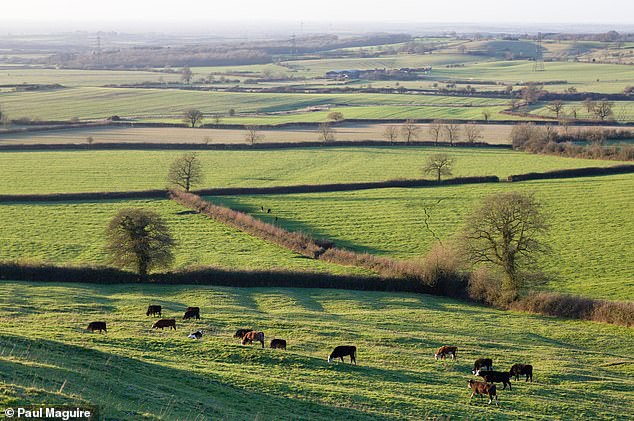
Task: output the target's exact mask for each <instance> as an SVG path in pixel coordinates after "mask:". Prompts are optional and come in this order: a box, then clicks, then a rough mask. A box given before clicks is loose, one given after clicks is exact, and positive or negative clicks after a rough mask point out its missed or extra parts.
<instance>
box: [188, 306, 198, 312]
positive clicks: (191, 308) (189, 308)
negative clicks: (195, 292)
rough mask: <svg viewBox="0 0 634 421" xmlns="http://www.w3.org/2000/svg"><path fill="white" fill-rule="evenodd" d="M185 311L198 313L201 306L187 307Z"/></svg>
mask: <svg viewBox="0 0 634 421" xmlns="http://www.w3.org/2000/svg"><path fill="white" fill-rule="evenodd" d="M185 311H195V312H196V313H200V307H187V308H186V309H185Z"/></svg>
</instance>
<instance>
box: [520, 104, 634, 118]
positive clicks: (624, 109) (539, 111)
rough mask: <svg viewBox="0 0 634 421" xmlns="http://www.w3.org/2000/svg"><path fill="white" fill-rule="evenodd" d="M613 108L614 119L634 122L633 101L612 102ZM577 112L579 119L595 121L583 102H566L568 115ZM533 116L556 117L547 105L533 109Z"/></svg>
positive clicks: (565, 109)
mask: <svg viewBox="0 0 634 421" xmlns="http://www.w3.org/2000/svg"><path fill="white" fill-rule="evenodd" d="M612 104H613V107H612V112H613V115H612V116H611V118H612V119H614V120H616V121H619V122H631V121H634V102H632V101H612ZM573 110H574V111H576V113H577V117H578V118H582V119H586V120H594V119H595V116H594V115H593V114H592V113H591V112H588V110H587V109H586V108H585V107H584V105H583V102H580V101H568V102H564V108H563V110H562V112H563V113H565V114H566V115H571V114H572V112H573ZM531 113H532V114H535V115H540V116H546V117H555V114H554V113H553V112H552V111H550V110H549V109H548V106H547V105H546V104H543V105H538V106H536V107H532V110H531Z"/></svg>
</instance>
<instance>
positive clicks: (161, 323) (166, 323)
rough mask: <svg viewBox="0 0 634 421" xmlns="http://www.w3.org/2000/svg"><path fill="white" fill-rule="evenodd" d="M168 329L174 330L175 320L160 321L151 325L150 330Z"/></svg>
mask: <svg viewBox="0 0 634 421" xmlns="http://www.w3.org/2000/svg"><path fill="white" fill-rule="evenodd" d="M166 327H168V328H170V329H174V330H176V319H160V320H157V321H155V322H154V323H153V324H152V329H161V330H163V328H166Z"/></svg>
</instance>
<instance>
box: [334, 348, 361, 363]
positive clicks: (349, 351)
mask: <svg viewBox="0 0 634 421" xmlns="http://www.w3.org/2000/svg"><path fill="white" fill-rule="evenodd" d="M348 355H349V356H350V364H352V363H354V365H357V347H356V346H353V345H340V346H338V347H335V349H333V350H332V352H331V353H330V355H329V356H328V362H329V363H331V362H332V361H333V360H334V359H335V358H341V362H344V361H343V357H346V356H348Z"/></svg>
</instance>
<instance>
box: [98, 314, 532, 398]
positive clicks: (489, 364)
mask: <svg viewBox="0 0 634 421" xmlns="http://www.w3.org/2000/svg"><path fill="white" fill-rule="evenodd" d="M161 311H162V308H161V306H160V305H150V306H148V308H147V312H146V313H145V315H146V316H159V317H162V314H161ZM188 319H197V320H199V319H200V308H199V307H187V309H186V310H185V314H184V315H183V320H188ZM164 328H169V329H174V330H176V319H159V320H157V321H156V322H154V323H153V324H152V329H161V330H163V329H164ZM87 329H88V330H90V331H92V332H95V331H99V333H101V332H105V333H108V330H107V327H106V322H90V323H89V324H88V328H87ZM203 333H204V332H203V331H202V330H198V331H196V332H193V333H192V334H190V335H188V336H187V337H188V338H191V339H196V340H197V339H201V338H202V336H203ZM233 337H234V338H237V339H240V340H241V341H242V345H251V344H253V342H259V343H260V344H261V345H262V348H264V332H257V331H254V330H253V329H238V330H237V331H236V333H235V334H234V335H233ZM270 347H271V348H273V349H283V350H286V340H284V339H273V340H271V343H270ZM457 352H458V347H455V346H448V345H444V346H441V347H440V348H438V350H437V351H436V353H435V354H434V358H435V359H436V360H439V359H440V360H445V359H446V358H447V356H451V359H452V360H455V359H456V353H457ZM356 354H357V347H355V346H352V345H341V346H337V347H335V349H334V350H333V351H332V352H331V353H330V355H329V356H328V362H329V363H330V362H332V361H334V360H335V359H337V358H340V359H341V362H344V359H343V357H350V364H353V363H354V365H357V358H356ZM471 373H472V374H474V375H476V376H479V377H482V379H483V380H484V381H476V380H469V381H468V382H467V388H469V389H471V397H470V400H471V399H473V397H474V396H475V395H478V397H482V396H488V397H489V404H491V402H492V401H494V400H495V404H496V405H497V404H498V398H497V389H496V386H495V383H502V384H503V386H504V387H503V388H502V390H505V389H506V385H508V386H509V390H513V389H512V387H511V377H515V381H518V380H519V378H520V376H526V381H527V382H528V381H529V379H530V381H531V382H532V381H533V366H532V365H530V364H514V365H513V366H512V367H511V369H510V370H509V371H494V370H493V360H492V359H491V358H479V359H477V360H476V361H475V363H474V364H473V369H472V370H471Z"/></svg>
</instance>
